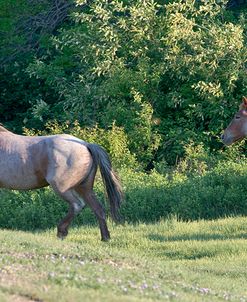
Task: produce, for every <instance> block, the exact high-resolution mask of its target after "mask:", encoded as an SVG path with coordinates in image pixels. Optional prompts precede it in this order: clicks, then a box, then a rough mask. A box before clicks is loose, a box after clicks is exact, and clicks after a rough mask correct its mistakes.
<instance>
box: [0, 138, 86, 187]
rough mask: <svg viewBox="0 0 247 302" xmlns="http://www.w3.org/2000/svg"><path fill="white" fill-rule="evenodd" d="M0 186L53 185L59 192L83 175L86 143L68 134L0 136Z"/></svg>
mask: <svg viewBox="0 0 247 302" xmlns="http://www.w3.org/2000/svg"><path fill="white" fill-rule="evenodd" d="M0 165H1V170H0V186H2V187H6V188H12V189H33V188H39V187H43V186H46V185H48V184H51V182H56V184H57V185H59V186H60V187H61V188H62V190H67V189H68V188H70V187H72V186H73V185H74V184H78V183H79V182H80V181H81V179H83V178H84V177H85V175H86V174H87V171H88V168H89V166H90V165H91V155H90V153H89V151H88V149H87V147H86V143H85V142H84V141H82V140H80V139H78V138H76V137H74V136H71V135H64V134H61V135H51V136H34V137H30V136H20V135H15V134H12V133H10V134H6V135H5V133H4V136H3V135H1V136H0Z"/></svg>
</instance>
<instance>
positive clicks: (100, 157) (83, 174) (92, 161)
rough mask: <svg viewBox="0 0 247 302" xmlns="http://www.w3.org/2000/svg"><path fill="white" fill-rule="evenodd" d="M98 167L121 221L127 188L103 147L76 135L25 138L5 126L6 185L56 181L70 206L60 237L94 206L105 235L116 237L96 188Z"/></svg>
mask: <svg viewBox="0 0 247 302" xmlns="http://www.w3.org/2000/svg"><path fill="white" fill-rule="evenodd" d="M98 166H99V168H100V172H101V176H102V179H103V182H104V185H105V188H106V192H107V196H108V199H109V202H110V210H111V216H112V218H113V219H114V220H115V221H117V220H118V218H119V215H118V213H119V207H120V202H121V199H122V194H121V186H120V182H119V180H118V178H117V176H116V174H115V173H114V171H113V170H112V168H111V162H110V159H109V156H108V154H107V153H106V151H104V149H103V148H101V147H100V146H99V145H96V144H90V143H87V142H84V141H82V140H80V139H78V138H76V137H74V136H71V135H66V134H61V135H50V136H33V137H32V136H22V135H17V134H14V133H12V132H10V131H8V130H7V129H5V128H4V127H2V126H0V167H1V168H0V187H2V188H8V189H17V190H27V189H37V188H41V187H45V186H48V185H50V186H51V187H52V188H53V190H54V191H55V192H56V193H57V194H58V195H59V196H60V197H62V198H63V199H64V200H66V201H67V202H68V204H69V211H68V214H67V215H66V216H65V217H64V219H63V220H62V221H61V222H60V223H59V224H58V226H57V236H58V237H59V238H64V237H66V235H67V234H68V227H69V225H70V223H71V221H72V220H73V218H74V217H75V215H76V214H77V213H79V212H80V210H81V209H82V208H84V206H85V205H88V206H89V207H90V208H91V209H92V211H93V212H94V214H95V215H96V217H97V220H98V222H99V227H100V232H101V239H102V240H104V241H105V240H108V239H110V233H109V231H108V228H107V224H106V215H105V211H104V209H103V207H102V205H101V204H100V203H99V202H98V201H97V199H96V197H95V194H94V192H93V184H94V178H95V174H96V171H97V167H98Z"/></svg>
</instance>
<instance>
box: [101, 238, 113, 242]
mask: <svg viewBox="0 0 247 302" xmlns="http://www.w3.org/2000/svg"><path fill="white" fill-rule="evenodd" d="M110 239H111V238H110V237H104V238H101V241H103V242H107V241H110Z"/></svg>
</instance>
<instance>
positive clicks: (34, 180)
mask: <svg viewBox="0 0 247 302" xmlns="http://www.w3.org/2000/svg"><path fill="white" fill-rule="evenodd" d="M47 185H48V183H47V182H46V180H45V178H44V177H43V176H42V175H41V174H40V173H38V172H35V171H25V170H23V169H22V170H21V171H20V170H18V169H16V170H15V171H14V169H8V172H7V173H1V176H0V187H2V188H7V189H13V190H29V189H36V188H41V187H44V186H47Z"/></svg>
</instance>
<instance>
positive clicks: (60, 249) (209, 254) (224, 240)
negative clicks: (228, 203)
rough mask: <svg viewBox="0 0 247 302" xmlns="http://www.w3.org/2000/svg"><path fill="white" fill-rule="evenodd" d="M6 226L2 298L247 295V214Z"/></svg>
mask: <svg viewBox="0 0 247 302" xmlns="http://www.w3.org/2000/svg"><path fill="white" fill-rule="evenodd" d="M110 229H111V234H112V240H111V241H110V242H107V243H104V242H101V241H100V236H99V230H98V228H96V227H89V226H87V227H80V228H73V229H71V230H70V233H69V236H68V237H67V239H66V240H64V241H59V240H58V239H56V237H55V230H49V231H45V232H36V233H28V232H22V231H10V230H1V231H0V301H1V302H2V301H18V302H20V301H21V302H25V301H54V302H55V301H60V302H63V301H70V302H71V301H83V302H87V301H90V302H91V301H107V302H111V301H118V302H121V301H128V302H129V301H130V302H132V301H133V302H134V301H142V302H143V301H144V302H145V301H190V302H191V301H241V302H244V301H247V286H246V280H247V266H246V263H247V242H246V239H247V218H241V217H239V218H226V219H221V220H216V221H203V220H201V221H198V222H187V223H185V222H178V221H176V220H175V219H170V220H166V221H162V222H160V223H157V224H149V225H147V224H137V225H126V226H115V225H111V224H110Z"/></svg>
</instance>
